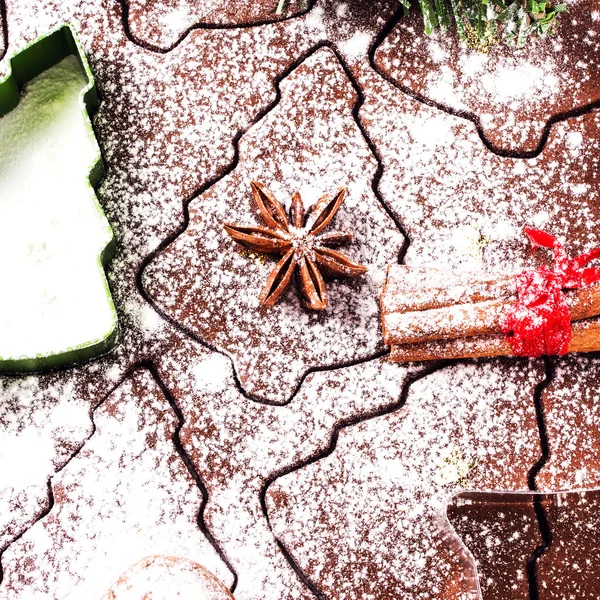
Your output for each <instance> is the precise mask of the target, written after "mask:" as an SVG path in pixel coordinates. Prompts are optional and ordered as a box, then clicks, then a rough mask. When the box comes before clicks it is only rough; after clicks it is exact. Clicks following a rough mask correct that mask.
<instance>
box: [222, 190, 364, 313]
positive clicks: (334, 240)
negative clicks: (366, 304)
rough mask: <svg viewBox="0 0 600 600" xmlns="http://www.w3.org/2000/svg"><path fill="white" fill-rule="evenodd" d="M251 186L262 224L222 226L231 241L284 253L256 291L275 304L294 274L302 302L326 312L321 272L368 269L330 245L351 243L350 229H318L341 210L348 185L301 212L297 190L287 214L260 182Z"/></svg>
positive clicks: (346, 274) (337, 273) (352, 273)
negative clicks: (343, 230) (263, 284)
mask: <svg viewBox="0 0 600 600" xmlns="http://www.w3.org/2000/svg"><path fill="white" fill-rule="evenodd" d="M251 186H252V193H253V196H254V201H255V202H256V205H257V207H258V210H259V211H260V214H261V216H262V218H263V220H264V222H265V224H266V227H253V226H243V225H223V227H225V231H227V233H228V234H229V235H230V236H231V238H232V239H233V240H234V241H236V242H237V243H238V244H241V245H242V246H245V247H246V248H248V249H249V250H251V251H253V252H258V253H266V254H279V255H281V256H283V258H282V259H281V260H280V261H279V262H278V263H277V266H276V267H275V269H274V271H273V272H272V273H271V274H270V275H269V278H268V279H267V283H266V285H265V287H264V288H263V290H262V292H261V293H260V296H259V300H260V303H261V304H262V305H263V306H273V305H274V304H275V303H276V302H277V300H278V299H279V297H280V296H281V294H283V292H284V291H285V289H286V288H287V286H288V285H289V283H290V281H291V280H292V276H293V275H294V273H295V274H296V287H297V289H298V294H299V296H300V300H301V302H302V305H303V306H305V307H306V308H310V309H312V310H324V309H325V308H327V303H328V302H327V290H326V289H325V281H324V279H323V275H325V276H331V277H359V276H360V275H362V274H363V273H365V272H366V271H367V269H366V267H364V266H363V265H359V264H357V263H354V262H352V261H351V260H350V259H348V258H347V257H346V256H344V255H343V254H342V253H341V252H338V251H336V250H334V249H333V248H336V247H338V246H341V245H343V244H348V243H349V242H351V241H352V235H351V234H350V233H348V232H341V231H333V232H331V233H322V232H323V230H324V229H325V228H326V227H327V226H328V225H329V224H330V223H331V221H332V219H333V217H334V216H335V215H336V213H337V211H338V210H339V209H340V207H341V205H342V202H343V201H344V198H345V196H346V188H339V189H338V190H337V191H336V193H335V195H334V197H333V198H330V197H329V195H327V194H326V195H324V196H323V197H321V198H320V199H319V200H317V202H316V203H315V204H314V205H313V206H311V207H310V208H309V209H308V211H305V210H304V204H303V203H302V198H301V197H300V194H299V193H297V192H296V193H295V194H294V195H293V197H292V204H291V207H290V216H289V217H288V215H287V214H286V211H285V208H284V206H283V205H282V204H281V203H280V202H279V201H278V200H277V199H276V198H275V196H274V195H273V194H272V193H271V192H270V191H269V190H268V189H267V188H266V187H265V186H264V185H262V184H260V183H257V182H255V181H253V182H252V183H251Z"/></svg>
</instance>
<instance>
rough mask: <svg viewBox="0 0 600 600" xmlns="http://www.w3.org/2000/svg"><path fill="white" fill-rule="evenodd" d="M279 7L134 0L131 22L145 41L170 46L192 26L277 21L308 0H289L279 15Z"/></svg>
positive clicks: (259, 1)
mask: <svg viewBox="0 0 600 600" xmlns="http://www.w3.org/2000/svg"><path fill="white" fill-rule="evenodd" d="M276 7H277V2H273V1H272V0H254V1H253V2H247V0H227V2H222V1H220V0H195V1H192V0H167V1H166V2H165V1H164V0H131V1H130V2H129V26H130V28H131V31H132V33H133V35H134V36H135V37H136V38H137V39H139V40H141V41H142V42H145V43H148V44H152V45H154V46H158V47H160V48H168V47H170V46H172V45H173V44H175V43H176V42H177V40H178V39H179V38H180V37H181V36H183V35H184V34H185V33H186V31H187V30H188V29H189V28H190V27H194V26H198V25H226V26H227V25H229V26H231V25H247V24H251V23H258V22H261V23H265V22H269V21H278V20H281V19H285V18H290V17H293V16H295V15H298V14H300V13H301V12H303V11H304V10H306V0H287V1H286V3H285V9H284V11H283V12H282V13H281V14H279V15H278V14H277V13H276V10H275V9H276Z"/></svg>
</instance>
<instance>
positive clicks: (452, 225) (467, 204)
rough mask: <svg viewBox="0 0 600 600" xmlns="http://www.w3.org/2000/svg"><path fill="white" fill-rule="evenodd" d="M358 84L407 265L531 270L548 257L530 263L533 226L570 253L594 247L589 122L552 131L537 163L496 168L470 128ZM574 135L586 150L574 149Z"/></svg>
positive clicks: (385, 89) (370, 84)
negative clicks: (475, 248)
mask: <svg viewBox="0 0 600 600" xmlns="http://www.w3.org/2000/svg"><path fill="white" fill-rule="evenodd" d="M364 81H365V85H366V93H365V96H366V101H365V104H364V105H363V107H362V110H361V112H360V118H361V120H362V121H363V123H364V124H365V126H366V129H367V131H368V133H369V135H370V137H371V139H372V140H373V142H374V143H375V145H376V146H377V148H378V150H379V153H380V156H381V158H382V161H383V163H384V167H385V169H384V173H383V177H382V180H381V183H380V191H381V193H382V195H383V197H384V199H385V201H386V202H387V204H388V205H389V206H390V208H391V209H392V210H393V211H394V212H395V214H397V215H398V217H399V219H400V220H401V221H402V223H403V225H404V227H405V228H406V230H407V232H408V234H409V237H410V239H411V246H410V248H409V250H408V254H407V257H406V263H407V264H414V265H426V264H430V265H432V266H434V265H436V264H437V265H438V266H440V265H443V266H444V268H446V267H447V266H449V267H452V268H456V269H458V270H463V271H476V270H483V271H486V272H489V273H495V274H501V273H514V272H518V271H520V270H524V269H526V268H531V267H535V266H536V262H537V261H545V260H546V261H547V260H548V258H550V257H549V256H548V255H547V254H546V253H543V252H537V253H535V255H532V253H531V251H530V246H529V244H528V242H527V238H526V237H525V236H524V235H523V228H524V227H526V226H531V225H532V224H535V225H536V226H537V227H541V228H543V229H544V230H546V231H551V232H552V233H553V234H555V235H557V236H558V237H560V238H562V239H564V240H565V242H566V244H567V247H568V248H569V252H570V253H579V252H580V251H581V250H583V249H584V248H585V250H590V249H591V248H592V247H594V246H595V245H597V244H598V242H600V239H599V238H598V236H597V228H596V227H595V225H594V224H595V223H596V219H598V218H600V214H599V212H598V200H597V197H598V193H599V190H598V186H597V184H596V182H595V181H593V179H592V178H590V173H592V172H594V171H595V170H596V168H597V167H596V165H597V163H598V158H597V156H598V155H597V152H598V144H597V142H596V139H597V131H598V127H599V115H598V113H597V112H591V113H589V114H587V115H585V116H583V117H579V118H577V119H572V120H569V121H566V122H564V123H560V124H558V125H555V126H554V127H553V129H552V131H551V133H550V137H549V139H548V143H547V145H546V146H545V148H544V150H543V152H542V153H541V154H540V155H539V156H538V157H536V158H533V159H529V160H523V159H513V158H502V157H500V156H498V155H496V154H493V153H491V152H489V151H488V150H487V149H486V148H485V147H484V146H483V144H482V143H481V140H480V139H479V136H478V135H477V133H476V131H475V128H474V127H473V126H472V125H471V124H470V123H469V122H467V121H464V120H462V119H460V118H457V117H453V116H450V115H448V114H446V113H443V112H440V111H438V110H436V109H433V108H430V107H428V106H425V105H423V104H421V103H418V102H415V101H413V100H411V99H410V98H408V97H406V96H402V95H401V94H399V93H397V91H396V90H394V89H393V88H391V87H390V86H389V85H388V84H386V83H381V82H380V81H378V80H376V79H374V78H372V77H369V78H368V79H367V78H365V80H364ZM432 122H433V123H435V129H436V131H437V136H436V137H435V138H432V135H431V130H432V129H433V126H432V125H431V123H432ZM579 135H581V136H582V138H583V139H585V140H586V143H585V144H583V145H581V146H580V147H576V146H575V144H574V141H576V140H577V139H578V137H579ZM580 186H585V192H584V193H583V194H581V193H579V189H580ZM465 224H469V225H470V226H471V227H474V228H475V229H476V230H477V231H478V232H480V234H481V237H482V239H484V240H485V245H484V246H483V248H482V254H481V255H479V256H477V254H473V253H472V251H470V250H469V245H468V244H467V243H466V242H467V241H468V240H467V232H464V227H465ZM461 238H462V239H463V241H461ZM481 259H482V260H481Z"/></svg>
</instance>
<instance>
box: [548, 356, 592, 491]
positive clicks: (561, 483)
mask: <svg viewBox="0 0 600 600" xmlns="http://www.w3.org/2000/svg"><path fill="white" fill-rule="evenodd" d="M599 368H600V364H599V362H598V359H597V358H593V357H589V356H576V355H575V356H568V357H564V358H561V359H560V360H559V361H558V362H557V366H556V375H555V378H554V380H553V381H552V383H551V384H550V385H549V386H548V388H547V389H546V390H544V392H543V394H542V402H543V406H544V412H545V422H546V427H547V430H548V439H549V444H550V459H549V461H548V463H547V464H546V465H545V467H544V468H543V469H542V470H541V471H540V473H539V475H538V478H537V482H538V486H539V487H540V489H545V490H568V489H583V488H596V487H600V463H599V462H598V455H597V453H596V452H595V450H594V449H595V448H596V447H597V443H598V442H597V437H598V419H599V418H600V414H599V410H600V409H599V403H598V397H599V394H600V388H599V384H598V369H599Z"/></svg>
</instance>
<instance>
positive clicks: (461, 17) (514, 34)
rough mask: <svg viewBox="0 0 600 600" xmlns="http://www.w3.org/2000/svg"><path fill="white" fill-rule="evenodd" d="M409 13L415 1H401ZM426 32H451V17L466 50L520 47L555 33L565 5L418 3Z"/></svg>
mask: <svg viewBox="0 0 600 600" xmlns="http://www.w3.org/2000/svg"><path fill="white" fill-rule="evenodd" d="M399 1H400V2H401V3H402V5H403V6H404V7H405V8H406V9H410V7H411V5H412V4H413V2H414V0H399ZM417 2H418V5H419V8H420V10H421V12H422V13H423V21H424V24H425V32H426V33H428V34H430V33H433V31H434V30H435V29H440V31H442V32H443V33H445V32H446V31H448V30H449V29H450V28H451V20H450V15H452V19H453V21H454V23H455V24H456V28H457V31H458V35H459V37H460V39H461V40H462V41H463V43H465V44H466V45H467V46H469V47H472V48H476V49H478V50H482V51H487V49H488V48H489V47H490V46H491V45H493V44H495V43H497V42H499V41H503V42H504V43H505V44H507V45H509V46H516V47H521V46H523V45H524V44H525V43H526V42H527V40H528V39H529V38H532V37H543V36H545V35H550V34H552V33H554V31H555V29H556V25H557V18H558V15H559V14H560V13H561V12H565V11H566V10H567V6H566V4H557V5H555V6H551V5H550V3H549V2H548V1H547V0H541V1H538V0H512V1H511V0H508V1H506V0H417Z"/></svg>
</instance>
